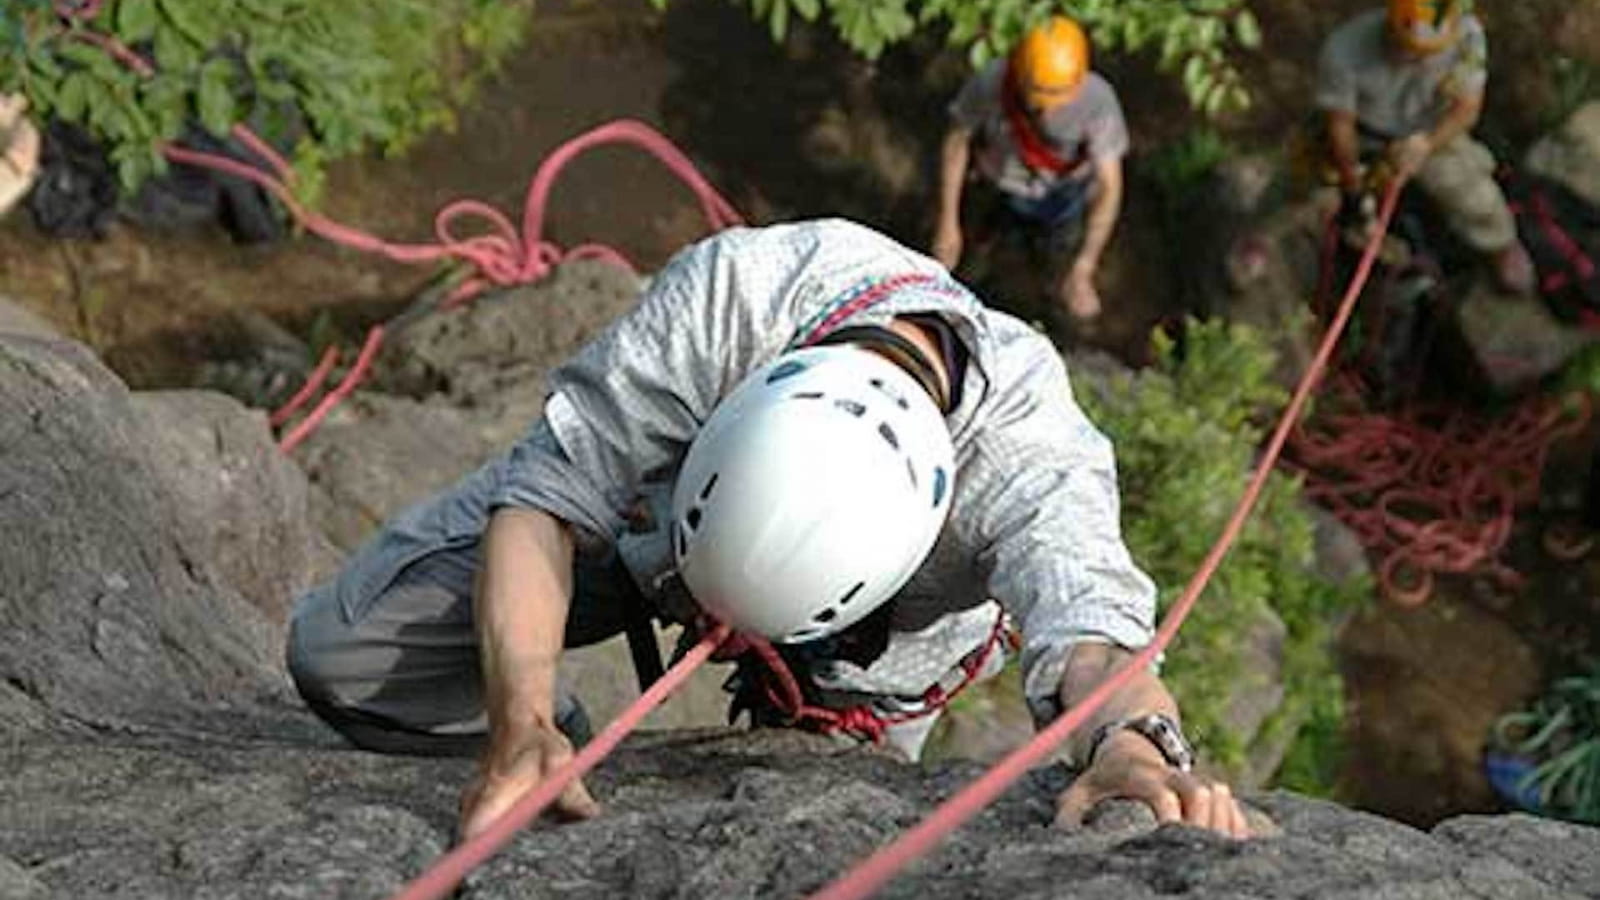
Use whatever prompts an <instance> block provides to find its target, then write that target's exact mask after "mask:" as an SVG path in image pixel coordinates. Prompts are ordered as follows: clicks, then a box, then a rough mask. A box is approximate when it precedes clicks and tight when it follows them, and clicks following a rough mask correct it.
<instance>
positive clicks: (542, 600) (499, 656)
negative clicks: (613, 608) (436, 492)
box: [473, 507, 573, 736]
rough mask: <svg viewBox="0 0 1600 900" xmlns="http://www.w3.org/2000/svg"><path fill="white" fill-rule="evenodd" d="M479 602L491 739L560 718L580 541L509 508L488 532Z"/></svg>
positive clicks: (541, 516)
mask: <svg viewBox="0 0 1600 900" xmlns="http://www.w3.org/2000/svg"><path fill="white" fill-rule="evenodd" d="M483 544H484V546H483V565H482V567H481V568H480V569H479V571H478V583H477V585H476V591H475V596H474V598H473V621H474V623H475V627H476V628H477V632H478V646H479V652H480V654H481V658H482V667H483V681H484V699H485V705H486V707H487V710H488V713H489V728H490V734H491V735H493V736H500V735H502V734H504V733H507V732H515V731H517V730H520V729H525V728H527V727H529V726H533V725H551V724H553V723H554V721H555V708H554V707H555V676H556V666H557V664H558V663H559V662H560V660H561V647H562V643H563V635H564V633H565V631H566V625H567V606H568V603H569V598H570V597H571V596H572V553H573V550H572V536H571V535H570V534H569V533H568V531H567V526H566V524H565V523H564V522H562V521H561V520H559V519H557V518H555V517H554V516H552V515H550V514H549V513H545V512H542V511H539V510H529V509H513V508H509V507H508V508H502V509H501V510H499V511H498V512H496V513H495V514H494V517H493V518H491V519H490V520H489V527H488V529H487V530H486V531H485V532H484V540H483Z"/></svg>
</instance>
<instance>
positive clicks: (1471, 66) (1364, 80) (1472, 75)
mask: <svg viewBox="0 0 1600 900" xmlns="http://www.w3.org/2000/svg"><path fill="white" fill-rule="evenodd" d="M1388 40H1389V39H1388V22H1387V16H1386V14H1385V12H1384V11H1383V10H1381V9H1377V10H1372V11H1370V12H1366V13H1362V14H1361V15H1359V16H1357V17H1355V18H1354V19H1351V20H1350V21H1348V22H1346V23H1345V24H1343V25H1341V26H1340V27H1339V28H1338V30H1336V31H1334V33H1333V34H1331V35H1329V37H1328V40H1327V43H1325V44H1323V47H1322V58H1321V61H1320V63H1319V66H1318V72H1317V107H1318V108H1319V109H1323V110H1328V111H1338V112H1353V113H1355V114H1356V119H1357V120H1358V121H1359V122H1360V123H1361V125H1362V127H1363V128H1366V129H1367V130H1369V131H1373V132H1376V133H1377V134H1380V135H1383V136H1384V137H1389V138H1400V137H1406V136H1407V135H1411V134H1415V133H1417V132H1419V131H1430V130H1432V129H1433V127H1434V126H1435V125H1437V124H1438V123H1439V119H1440V118H1441V117H1442V116H1443V115H1444V114H1445V112H1446V111H1448V110H1449V108H1450V105H1451V103H1453V102H1454V101H1455V100H1456V99H1457V98H1459V97H1470V96H1474V95H1480V94H1482V93H1483V89H1484V84H1485V82H1486V81H1487V78H1488V58H1489V43H1488V40H1487V38H1485V36H1484V33H1483V25H1482V23H1480V22H1479V21H1478V19H1477V17H1476V16H1465V17H1463V18H1462V20H1461V39H1460V40H1459V41H1458V42H1457V43H1456V44H1455V46H1453V47H1451V48H1449V49H1448V50H1444V51H1441V52H1439V53H1435V54H1433V55H1432V56H1427V57H1423V58H1421V59H1405V58H1403V57H1401V56H1399V55H1397V54H1396V53H1394V52H1393V51H1392V50H1391V49H1390V48H1389V46H1388Z"/></svg>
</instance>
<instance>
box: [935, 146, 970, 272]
mask: <svg viewBox="0 0 1600 900" xmlns="http://www.w3.org/2000/svg"><path fill="white" fill-rule="evenodd" d="M971 157H972V129H970V128H963V127H961V126H959V125H956V126H952V127H951V128H950V130H949V131H948V132H946V133H945V136H944V149H943V151H942V152H941V153H940V157H939V208H938V210H937V212H936V213H935V215H936V218H937V221H935V223H934V229H933V256H934V258H935V259H937V260H939V262H941V263H944V266H945V268H947V269H954V268H955V267H956V264H957V263H959V262H961V188H962V185H963V184H965V182H966V179H967V163H968V162H969V161H970V160H971Z"/></svg>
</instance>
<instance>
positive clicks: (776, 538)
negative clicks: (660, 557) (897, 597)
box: [672, 344, 955, 643]
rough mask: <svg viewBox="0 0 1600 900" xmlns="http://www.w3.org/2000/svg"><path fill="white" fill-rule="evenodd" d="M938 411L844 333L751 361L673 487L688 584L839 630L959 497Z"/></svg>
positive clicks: (756, 612)
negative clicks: (831, 341)
mask: <svg viewBox="0 0 1600 900" xmlns="http://www.w3.org/2000/svg"><path fill="white" fill-rule="evenodd" d="M953 457H954V450H953V448H952V447H951V444H950V434H949V431H948V430H947V428H946V427H945V423H944V418H943V417H942V416H941V415H940V412H939V410H938V407H936V406H935V405H934V402H933V400H932V398H930V397H929V396H928V393H927V391H926V390H924V389H923V388H922V387H921V385H920V384H919V383H918V382H917V381H916V380H915V379H914V378H912V377H911V376H910V375H909V374H907V373H906V372H905V371H904V370H903V369H901V368H900V367H899V366H897V365H895V364H894V363H892V362H890V361H889V360H887V359H885V358H883V357H881V356H878V355H877V354H875V353H872V352H870V351H867V350H864V349H861V348H860V347H855V346H851V345H848V344H844V345H838V346H824V347H811V348H807V349H803V350H796V351H793V352H790V353H786V354H784V355H782V356H780V357H778V358H777V359H776V360H774V361H773V362H772V363H770V364H768V365H767V366H765V367H763V368H761V369H758V370H757V371H755V372H754V373H752V374H751V375H750V376H748V377H747V378H746V379H745V380H744V381H743V382H742V383H740V384H739V386H738V387H736V388H735V389H734V391H733V392H732V393H731V394H729V395H728V397H727V398H726V399H724V400H723V402H722V403H721V404H719V405H718V407H717V408H716V410H714V411H713V412H712V415H711V418H710V420H709V421H707V422H706V424H705V427H704V428H703V429H702V430H701V431H700V434H699V435H698V436H697V437H696V438H695V440H694V443H693V444H692V445H691V446H690V448H689V455H688V457H687V458H686V459H685V460H684V464H683V468H682V470H681V472H680V473H679V475H678V481H677V484H676V485H675V487H674V490H673V496H672V519H673V522H672V530H673V534H672V542H673V555H674V558H675V559H676V560H677V566H678V572H679V574H680V575H681V576H682V578H683V581H684V584H685V586H687V587H688V589H689V593H690V594H692V595H693V596H694V598H695V601H696V602H697V603H699V604H700V606H701V607H703V608H704V609H705V610H706V611H707V612H709V613H711V614H712V615H714V616H716V617H717V618H718V619H719V620H721V621H723V622H726V623H728V624H729V625H732V626H733V627H734V628H735V629H737V630H739V631H744V632H747V633H752V634H758V635H761V636H764V637H767V638H770V639H772V640H775V641H779V642H781V643H798V642H801V641H808V640H814V639H816V638H820V637H825V636H827V635H830V634H835V633H837V632H839V631H842V630H844V629H845V628H847V627H849V626H850V625H851V624H853V623H855V622H857V621H859V620H860V619H862V618H863V617H865V616H866V615H867V614H868V613H870V612H872V610H874V609H876V608H877V607H878V606H880V605H882V604H883V603H884V602H886V601H887V600H888V599H889V598H890V597H892V596H893V595H894V593H895V592H896V591H898V590H899V589H900V588H901V586H902V585H904V584H905V583H906V581H907V580H908V579H910V577H911V575H912V573H914V572H915V571H916V570H917V567H918V566H920V565H921V564H922V561H923V559H925V558H926V557H927V555H928V552H929V551H930V550H932V549H933V544H934V541H935V540H936V539H937V538H938V536H939V530H940V529H941V528H942V527H943V526H944V520H945V516H946V514H947V513H948V512H949V510H950V495H951V493H952V489H953V487H954V473H955V466H954V462H953Z"/></svg>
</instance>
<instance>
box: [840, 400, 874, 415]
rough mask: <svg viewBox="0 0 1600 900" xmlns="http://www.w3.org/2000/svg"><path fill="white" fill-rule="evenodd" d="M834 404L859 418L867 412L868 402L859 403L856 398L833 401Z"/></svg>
mask: <svg viewBox="0 0 1600 900" xmlns="http://www.w3.org/2000/svg"><path fill="white" fill-rule="evenodd" d="M833 405H834V406H837V407H838V408H840V409H842V410H844V411H845V412H847V413H849V414H850V415H852V416H856V417H857V418H859V417H861V416H864V415H866V414H867V407H866V404H864V403H857V402H856V401H854V400H835V401H833Z"/></svg>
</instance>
